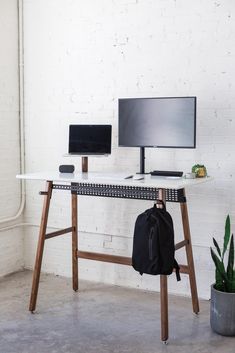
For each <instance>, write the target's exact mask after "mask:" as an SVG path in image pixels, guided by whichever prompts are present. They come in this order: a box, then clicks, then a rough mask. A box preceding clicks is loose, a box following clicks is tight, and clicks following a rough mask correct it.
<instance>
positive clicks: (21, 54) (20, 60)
mask: <svg viewBox="0 0 235 353" xmlns="http://www.w3.org/2000/svg"><path fill="white" fill-rule="evenodd" d="M23 39H24V27H23V0H18V63H19V133H20V143H19V148H20V173H21V174H23V173H24V171H25V141H24V45H23ZM20 185H21V186H20V187H21V201H20V206H19V209H18V211H17V213H16V214H15V215H14V216H12V217H8V218H3V219H0V225H1V224H2V223H7V222H11V221H14V220H16V219H17V218H19V217H20V216H21V214H22V212H23V210H24V206H25V181H23V180H21V184H20Z"/></svg>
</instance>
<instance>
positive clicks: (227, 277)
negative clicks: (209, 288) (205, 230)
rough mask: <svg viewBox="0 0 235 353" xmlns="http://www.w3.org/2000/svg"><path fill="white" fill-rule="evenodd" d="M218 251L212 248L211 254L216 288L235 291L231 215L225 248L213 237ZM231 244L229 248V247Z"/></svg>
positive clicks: (225, 236)
mask: <svg viewBox="0 0 235 353" xmlns="http://www.w3.org/2000/svg"><path fill="white" fill-rule="evenodd" d="M213 243H214V246H215V249H216V252H217V254H216V252H215V251H214V250H213V249H212V248H211V256H212V259H213V261H214V264H215V285H214V288H215V289H217V290H219V291H221V292H228V293H235V268H234V255H235V254H234V239H233V234H232V235H231V231H230V217H229V215H228V216H227V218H226V221H225V232H224V244H223V250H221V249H220V247H219V245H218V243H217V241H216V240H215V238H213ZM228 246H229V249H228ZM227 250H228V257H227V256H226V258H227V267H226V266H225V255H227Z"/></svg>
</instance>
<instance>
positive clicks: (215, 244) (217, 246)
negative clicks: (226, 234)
mask: <svg viewBox="0 0 235 353" xmlns="http://www.w3.org/2000/svg"><path fill="white" fill-rule="evenodd" d="M213 243H214V246H215V247H216V250H217V252H218V254H219V256H220V257H221V251H220V248H219V245H218V243H217V241H216V240H215V238H213Z"/></svg>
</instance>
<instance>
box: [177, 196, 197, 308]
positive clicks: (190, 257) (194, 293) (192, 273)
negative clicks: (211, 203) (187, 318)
mask: <svg viewBox="0 0 235 353" xmlns="http://www.w3.org/2000/svg"><path fill="white" fill-rule="evenodd" d="M184 196H185V190H184ZM180 208H181V216H182V223H183V230H184V239H185V240H187V241H188V244H187V245H186V256H187V262H188V268H189V281H190V288H191V297H192V305H193V311H194V313H195V314H198V313H199V311H200V310H199V301H198V294H197V283H196V276H195V269H194V261H193V250H192V242H191V235H190V227H189V218H188V208H187V203H186V202H183V203H180Z"/></svg>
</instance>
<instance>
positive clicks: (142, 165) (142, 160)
mask: <svg viewBox="0 0 235 353" xmlns="http://www.w3.org/2000/svg"><path fill="white" fill-rule="evenodd" d="M136 174H149V173H145V147H140V171H139V172H138V173H136Z"/></svg>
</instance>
